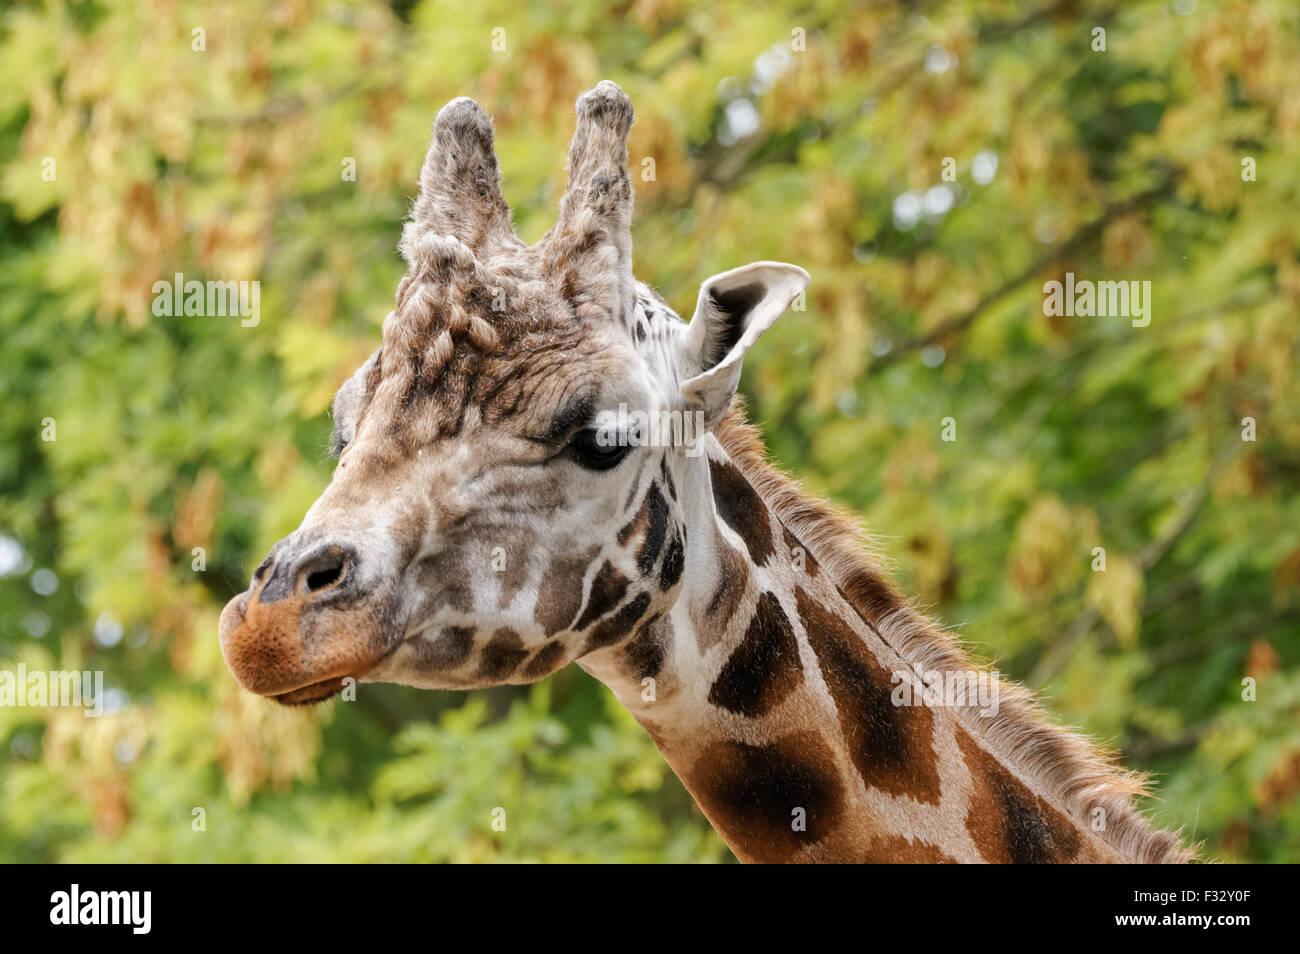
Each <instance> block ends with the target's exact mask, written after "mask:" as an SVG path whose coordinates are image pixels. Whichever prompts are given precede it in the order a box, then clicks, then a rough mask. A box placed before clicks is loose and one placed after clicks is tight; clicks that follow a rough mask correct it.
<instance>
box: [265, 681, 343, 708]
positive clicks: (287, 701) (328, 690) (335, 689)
mask: <svg viewBox="0 0 1300 954" xmlns="http://www.w3.org/2000/svg"><path fill="white" fill-rule="evenodd" d="M347 679H348V677H347V676H335V677H334V678H332V679H324V680H322V681H321V682H313V683H312V684H311V685H308V686H302V687H301V688H299V689H291V690H289V691H288V692H281V693H279V694H278V695H274V696H272V697H271V698H272V699H274V700H275V701H276V702H278V703H280V705H282V706H314V705H316V703H318V702H324V701H325V700H326V699H329V698H331V697H332V696H336V695H338V694H339V693H340V692H342V691H343V686H344V683H345V682H346V681H347Z"/></svg>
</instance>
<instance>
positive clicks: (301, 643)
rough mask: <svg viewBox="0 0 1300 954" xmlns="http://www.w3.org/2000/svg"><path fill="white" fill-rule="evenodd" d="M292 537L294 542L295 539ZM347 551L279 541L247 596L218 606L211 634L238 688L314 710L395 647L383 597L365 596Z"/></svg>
mask: <svg viewBox="0 0 1300 954" xmlns="http://www.w3.org/2000/svg"><path fill="white" fill-rule="evenodd" d="M295 536H296V535H295ZM358 567H359V560H358V554H357V551H356V549H355V548H353V547H351V546H348V545H345V544H339V543H324V544H319V543H311V542H307V541H301V540H295V538H294V536H290V537H287V538H286V539H284V540H282V541H280V543H278V544H276V546H275V547H274V548H272V550H271V554H270V556H268V557H267V559H266V561H265V562H264V563H263V564H262V565H261V566H260V567H258V569H257V571H256V572H255V573H254V574H253V579H252V583H251V585H250V586H249V588H248V590H247V591H246V592H244V593H241V594H240V595H239V596H236V597H235V598H234V599H232V600H231V601H230V602H229V603H227V604H226V607H225V609H224V610H223V611H222V613H221V622H220V627H219V634H220V640H221V652H222V656H223V657H224V658H225V661H226V666H227V668H229V669H230V672H231V674H232V675H234V677H235V679H236V680H237V681H238V682H239V684H240V685H241V686H243V687H244V688H245V689H247V690H249V691H250V692H254V693H257V694H258V695H262V696H267V697H269V698H272V699H275V700H276V701H277V702H281V703H284V704H285V705H307V704H310V703H314V702H320V701H322V700H324V699H327V698H329V697H330V696H332V695H334V694H335V693H337V692H339V691H340V690H341V689H343V688H344V686H345V685H346V680H348V679H349V678H354V679H355V678H360V677H361V676H363V675H364V674H365V673H366V672H368V671H369V670H371V669H373V668H374V667H375V665H376V664H377V663H379V662H380V661H381V660H382V659H383V658H384V657H385V656H386V655H388V653H389V652H391V651H392V650H393V649H395V648H396V645H397V643H396V642H391V641H390V640H388V639H386V638H385V637H386V633H387V632H388V631H389V630H391V629H392V627H391V626H384V625H383V621H384V620H385V619H387V618H389V616H390V615H391V614H388V613H386V612H384V606H383V604H384V591H382V590H380V591H375V590H371V589H368V588H367V587H366V586H365V585H364V584H363V582H362V579H361V575H360V573H359V572H358Z"/></svg>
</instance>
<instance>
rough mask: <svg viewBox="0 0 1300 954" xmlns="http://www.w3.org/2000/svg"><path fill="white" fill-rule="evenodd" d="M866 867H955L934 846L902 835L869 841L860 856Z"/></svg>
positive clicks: (949, 859) (954, 859) (954, 860)
mask: <svg viewBox="0 0 1300 954" xmlns="http://www.w3.org/2000/svg"><path fill="white" fill-rule="evenodd" d="M861 861H862V864H866V865H955V864H957V863H958V862H957V859H956V858H951V857H949V856H948V855H946V854H944V853H943V850H942V849H940V848H938V847H936V846H935V845H931V844H928V843H927V842H924V841H921V840H920V839H919V838H918V839H915V840H913V839H911V838H907V837H904V836H903V835H888V836H885V837H881V836H877V837H875V838H872V839H871V844H869V845H868V846H867V850H866V853H865V854H864V855H863V856H862V859H861Z"/></svg>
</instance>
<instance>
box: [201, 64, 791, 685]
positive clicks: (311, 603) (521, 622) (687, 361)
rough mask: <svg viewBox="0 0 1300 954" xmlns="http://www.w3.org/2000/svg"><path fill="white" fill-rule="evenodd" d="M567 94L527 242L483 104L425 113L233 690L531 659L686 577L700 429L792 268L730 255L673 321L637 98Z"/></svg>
mask: <svg viewBox="0 0 1300 954" xmlns="http://www.w3.org/2000/svg"><path fill="white" fill-rule="evenodd" d="M577 114H578V115H577V126H576V129H575V132H574V135H573V140H572V143H571V145H570V150H569V166H568V168H569V182H568V188H567V190H566V192H565V195H564V197H563V199H562V201H561V204H560V212H559V218H558V221H557V223H556V225H555V226H554V227H553V228H552V229H551V230H550V231H549V232H547V234H546V235H545V236H543V238H542V239H541V240H540V241H539V242H538V243H537V244H536V245H533V246H528V245H525V244H524V243H523V242H522V241H521V240H520V239H519V238H518V237H517V236H516V235H515V234H514V231H513V229H512V228H511V224H510V210H509V207H508V206H507V204H506V202H505V199H504V198H503V196H502V193H501V187H500V173H499V170H498V167H497V161H496V156H495V153H494V151H493V142H492V124H491V121H490V120H489V118H488V117H487V115H486V114H485V113H484V112H483V110H482V109H481V108H480V107H479V106H478V104H477V103H475V102H473V101H472V100H469V99H457V100H453V101H452V102H451V103H449V104H448V105H447V106H446V107H444V108H443V110H442V111H441V112H440V113H439V114H438V118H437V120H436V121H435V123H434V128H433V143H432V145H431V147H430V149H429V153H428V156H427V157H426V159H425V162H424V167H423V169H422V172H421V177H420V194H419V197H418V199H417V200H416V202H415V205H414V209H413V212H412V216H411V220H410V221H409V222H408V223H407V225H406V227H405V229H404V232H403V235H402V242H401V250H402V254H403V256H404V258H405V260H406V262H407V265H408V273H407V275H406V276H405V277H404V278H403V279H402V282H401V284H400V285H399V287H398V292H397V304H396V308H395V309H394V311H393V312H392V313H391V314H389V316H388V318H387V319H386V320H385V322H384V327H383V335H382V342H381V344H380V346H379V348H378V349H377V350H376V351H375V352H374V354H373V355H371V357H370V358H369V360H367V361H366V362H365V364H363V365H362V366H361V368H360V369H358V370H357V372H356V373H355V374H354V375H353V376H352V378H351V379H349V380H348V381H347V382H346V383H345V384H344V385H343V386H342V387H341V388H340V389H339V392H338V394H337V396H336V397H335V399H334V428H335V431H334V446H335V450H336V452H337V455H338V465H337V467H336V469H335V473H334V476H333V479H332V480H331V482H330V484H329V486H328V487H327V488H326V490H325V492H324V493H323V494H322V495H321V497H320V499H319V500H317V501H316V503H315V504H314V505H313V506H312V507H311V509H310V510H309V511H308V513H307V515H306V517H305V518H304V519H303V522H302V525H301V526H300V527H299V528H298V529H297V530H296V531H294V532H293V533H292V534H290V535H289V536H287V537H285V538H284V539H283V540H281V541H280V542H279V543H277V544H276V545H275V546H274V547H273V548H272V549H271V552H270V554H269V555H268V556H267V558H266V560H265V561H264V562H263V563H262V565H261V566H260V567H258V569H257V570H256V572H255V573H254V574H253V578H252V582H251V585H250V586H249V588H248V590H247V591H246V592H244V593H242V594H240V595H239V596H237V597H235V598H234V599H232V600H231V601H230V603H229V604H228V605H227V606H226V608H225V610H224V612H223V613H222V617H221V626H220V633H221V645H222V650H223V653H224V655H225V659H226V662H227V664H228V665H229V667H230V669H231V671H232V672H233V673H234V675H235V677H236V678H237V679H238V680H239V681H240V683H242V684H243V685H244V686H245V687H246V688H247V689H249V690H251V691H253V692H257V693H260V694H262V695H266V696H271V697H273V698H275V699H277V700H279V701H281V702H284V703H290V704H302V703H310V702H316V701H319V700H321V699H324V698H327V697H328V696H330V695H332V694H334V693H335V692H337V691H338V690H339V689H340V688H341V687H342V686H343V685H344V682H345V680H346V679H348V678H349V677H351V678H356V679H358V680H362V681H384V682H397V683H403V684H407V685H414V686H420V687H424V688H473V687H483V686H490V685H495V684H500V683H504V682H529V681H532V680H536V679H539V678H541V677H543V676H545V675H548V674H549V673H551V672H553V671H554V670H556V669H558V668H560V667H561V666H564V665H565V664H567V663H569V662H571V661H573V660H575V659H579V658H581V657H583V656H584V655H585V654H587V653H590V652H593V651H595V650H598V649H601V648H603V647H606V646H611V645H614V644H616V643H618V642H620V641H622V640H624V639H627V638H629V637H630V636H631V635H632V634H633V633H634V632H635V631H636V630H637V628H638V627H640V626H642V625H644V624H646V623H647V622H648V621H649V620H652V619H654V618H655V617H657V616H659V615H661V614H663V613H664V612H666V611H667V610H668V608H669V607H670V606H671V605H672V604H673V602H674V601H675V600H676V599H677V597H678V596H679V594H680V591H681V589H682V587H683V580H684V578H685V577H686V575H687V573H688V561H689V558H690V548H689V534H690V526H689V525H690V523H691V516H692V512H691V511H692V505H691V501H690V500H688V499H685V498H684V495H683V494H682V492H681V487H682V480H683V475H684V473H685V472H686V471H687V470H689V469H690V468H692V467H705V466H706V465H705V464H704V462H703V461H702V460H701V459H700V458H699V457H698V456H697V453H698V452H697V450H696V445H694V443H693V441H694V440H697V439H698V438H699V437H700V436H701V435H702V434H703V433H704V432H707V431H708V429H710V428H711V427H713V426H714V425H715V424H716V423H717V422H718V421H719V420H720V419H721V417H722V416H723V414H724V413H725V411H726V408H727V406H728V404H729V403H730V401H731V397H732V395H733V393H734V391H735V388H736V385H737V382H738V378H739V374H740V361H741V358H742V357H743V356H744V353H745V352H746V351H747V350H748V348H749V347H750V346H751V345H752V344H753V342H754V340H755V339H756V338H757V337H758V335H759V334H760V333H761V332H762V331H763V330H764V329H765V328H766V327H768V326H769V325H771V323H772V322H773V321H775V320H776V319H777V318H778V317H779V316H780V315H781V314H782V313H784V312H785V310H786V309H787V308H788V307H789V305H790V303H791V302H792V300H793V299H794V298H795V297H796V296H797V295H798V294H799V292H800V291H802V290H803V288H804V287H805V286H806V284H807V281H808V276H807V274H806V273H805V272H804V271H803V270H802V269H799V268H795V267H794V266H791V265H781V264H776V263H770V262H761V263H757V264H755V265H750V266H746V267H744V268H739V269H735V270H733V271H729V272H725V273H723V274H721V275H718V276H715V277H714V278H712V279H710V280H709V281H707V282H706V283H705V284H704V286H703V287H702V288H701V290H700V294H699V300H698V305H697V310H696V312H695V316H694V318H693V319H692V321H691V323H690V325H689V326H688V325H686V324H684V323H683V322H682V321H681V320H680V318H678V316H677V315H676V314H675V313H674V312H673V311H672V310H671V309H670V308H669V307H668V306H667V305H666V304H665V303H664V302H663V300H662V299H660V298H659V296H658V295H656V294H655V293H654V292H653V291H652V290H650V289H649V288H648V287H647V286H645V285H643V284H640V283H639V282H637V281H636V280H635V278H634V277H633V275H632V242H631V232H630V223H631V215H632V190H631V184H630V182H629V177H628V174H627V133H628V129H629V127H630V126H631V124H632V106H631V103H630V102H629V101H628V99H627V96H626V95H625V94H624V92H623V91H622V90H621V89H620V88H619V87H618V86H616V85H615V84H613V83H611V82H608V81H606V82H602V83H600V84H599V85H598V86H596V87H595V88H594V89H592V90H590V91H589V92H587V93H586V94H584V95H583V96H582V97H580V98H579V99H578V103H577ZM620 412H621V413H620ZM659 423H663V424H665V425H667V430H666V431H665V430H664V428H662V427H659V426H658V424H659ZM674 425H675V426H674Z"/></svg>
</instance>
